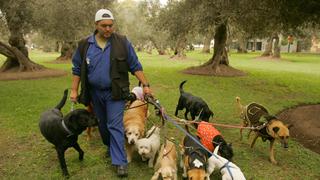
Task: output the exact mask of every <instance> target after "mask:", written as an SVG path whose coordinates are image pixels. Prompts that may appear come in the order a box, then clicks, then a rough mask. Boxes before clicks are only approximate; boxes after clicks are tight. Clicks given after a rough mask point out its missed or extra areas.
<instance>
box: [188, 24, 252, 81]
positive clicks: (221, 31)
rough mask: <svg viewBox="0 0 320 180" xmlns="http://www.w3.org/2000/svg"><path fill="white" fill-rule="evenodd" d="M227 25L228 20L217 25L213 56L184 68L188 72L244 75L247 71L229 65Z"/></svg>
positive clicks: (214, 74)
mask: <svg viewBox="0 0 320 180" xmlns="http://www.w3.org/2000/svg"><path fill="white" fill-rule="evenodd" d="M226 41H227V26H226V22H225V23H223V24H220V25H218V26H216V29H215V35H214V46H213V48H214V52H213V56H212V58H211V59H210V60H209V61H208V62H206V63H204V64H202V65H201V66H198V67H190V68H188V69H186V70H184V72H185V73H188V74H199V75H213V76H243V75H245V74H246V73H244V72H242V71H239V70H237V69H234V68H232V67H230V66H229V58H228V51H227V49H226Z"/></svg>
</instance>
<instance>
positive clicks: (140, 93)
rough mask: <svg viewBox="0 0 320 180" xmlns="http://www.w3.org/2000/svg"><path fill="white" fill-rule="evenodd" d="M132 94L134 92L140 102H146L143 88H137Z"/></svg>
mask: <svg viewBox="0 0 320 180" xmlns="http://www.w3.org/2000/svg"><path fill="white" fill-rule="evenodd" d="M131 92H133V93H134V94H135V95H136V98H137V99H138V100H141V101H143V100H144V97H143V89H142V87H140V86H136V87H134V88H133V89H132V90H131Z"/></svg>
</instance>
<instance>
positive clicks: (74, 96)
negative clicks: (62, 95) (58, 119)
mask: <svg viewBox="0 0 320 180" xmlns="http://www.w3.org/2000/svg"><path fill="white" fill-rule="evenodd" d="M77 97H78V91H76V90H73V89H71V93H70V101H72V102H77Z"/></svg>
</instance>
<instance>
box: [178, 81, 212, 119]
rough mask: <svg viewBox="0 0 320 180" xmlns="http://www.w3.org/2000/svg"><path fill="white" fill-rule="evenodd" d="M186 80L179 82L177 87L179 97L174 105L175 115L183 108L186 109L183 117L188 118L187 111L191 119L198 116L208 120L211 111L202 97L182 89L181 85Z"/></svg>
mask: <svg viewBox="0 0 320 180" xmlns="http://www.w3.org/2000/svg"><path fill="white" fill-rule="evenodd" d="M186 82H187V81H183V82H181V84H180V87H179V91H180V97H179V101H178V104H177V107H176V111H175V116H177V115H178V111H179V110H183V109H184V108H185V109H186V111H185V113H184V117H185V119H186V120H188V113H189V112H190V115H191V118H192V120H194V119H195V117H196V116H199V119H201V120H203V121H207V122H208V121H209V119H210V117H213V115H214V114H213V112H212V111H211V110H210V108H209V106H208V105H207V103H206V102H205V101H204V100H203V99H201V98H200V97H197V96H194V95H192V94H190V93H187V92H185V91H184V90H183V85H184V83H186Z"/></svg>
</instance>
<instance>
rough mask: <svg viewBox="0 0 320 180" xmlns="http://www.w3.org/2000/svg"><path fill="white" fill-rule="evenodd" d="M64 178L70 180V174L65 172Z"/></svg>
mask: <svg viewBox="0 0 320 180" xmlns="http://www.w3.org/2000/svg"><path fill="white" fill-rule="evenodd" d="M63 177H64V178H65V179H69V178H70V174H69V173H68V171H63Z"/></svg>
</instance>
